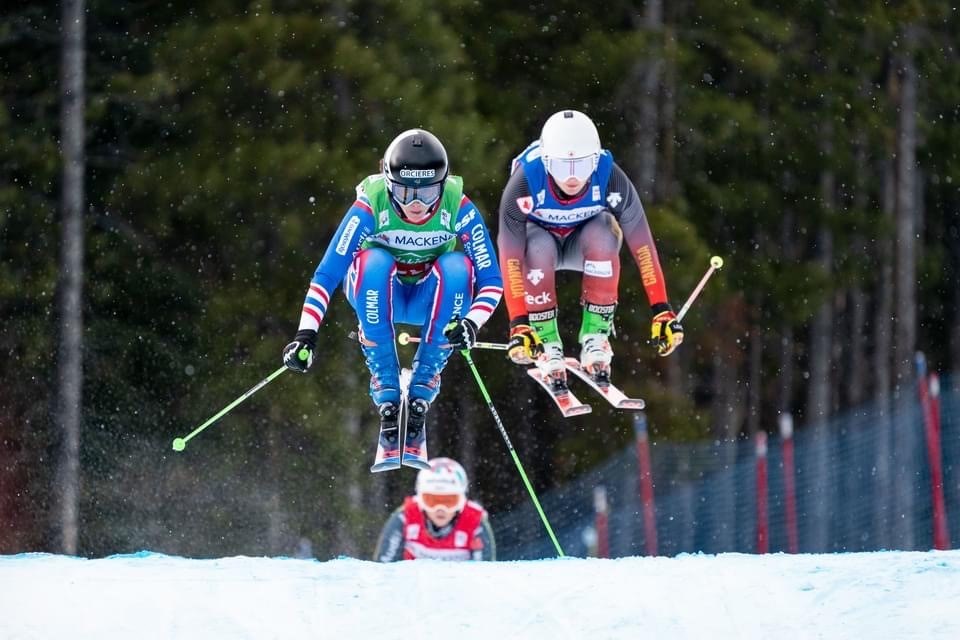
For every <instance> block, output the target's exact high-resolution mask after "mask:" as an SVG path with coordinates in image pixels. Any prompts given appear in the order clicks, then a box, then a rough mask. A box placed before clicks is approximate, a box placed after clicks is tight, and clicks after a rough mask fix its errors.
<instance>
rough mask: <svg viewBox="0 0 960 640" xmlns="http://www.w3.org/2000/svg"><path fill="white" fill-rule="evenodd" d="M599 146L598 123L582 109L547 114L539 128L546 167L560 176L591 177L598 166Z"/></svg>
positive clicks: (542, 156) (553, 173) (552, 173)
mask: <svg viewBox="0 0 960 640" xmlns="http://www.w3.org/2000/svg"><path fill="white" fill-rule="evenodd" d="M600 150H601V147H600V134H599V133H597V127H596V125H594V124H593V120H591V119H590V118H589V117H587V115H586V114H584V113H581V112H579V111H573V110H572V109H566V110H564V111H558V112H557V113H555V114H553V115H552V116H550V117H549V118H547V121H546V122H545V123H544V125H543V129H542V130H541V132H540V155H541V159H542V160H543V164H544V166H545V167H546V168H547V171H548V172H550V174H551V175H552V176H553V177H554V178H557V179H558V180H563V179H565V178H567V177H569V176H571V175H575V176H577V177H578V178H581V179H586V178H589V177H590V174H591V173H593V170H594V169H596V168H597V163H598V162H599V159H600ZM577 160H581V161H582V162H576V161H577ZM588 169H589V171H588ZM585 172H586V175H584V173H585Z"/></svg>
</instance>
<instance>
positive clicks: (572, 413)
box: [563, 404, 593, 418]
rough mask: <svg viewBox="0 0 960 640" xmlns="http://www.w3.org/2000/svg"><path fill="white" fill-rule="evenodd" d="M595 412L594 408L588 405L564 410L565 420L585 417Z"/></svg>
mask: <svg viewBox="0 0 960 640" xmlns="http://www.w3.org/2000/svg"><path fill="white" fill-rule="evenodd" d="M592 411H593V407H591V406H590V405H588V404H582V405H580V406H578V407H571V408H569V409H564V410H563V417H564V418H573V417H576V416H584V415H587V414H588V413H590V412H592Z"/></svg>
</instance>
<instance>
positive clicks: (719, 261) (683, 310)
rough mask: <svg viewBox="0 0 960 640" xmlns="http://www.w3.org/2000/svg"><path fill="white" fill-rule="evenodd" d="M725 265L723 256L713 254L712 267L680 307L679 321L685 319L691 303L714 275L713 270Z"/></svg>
mask: <svg viewBox="0 0 960 640" xmlns="http://www.w3.org/2000/svg"><path fill="white" fill-rule="evenodd" d="M721 267H723V258H721V257H720V256H713V257H712V258H710V268H709V269H707V272H706V273H705V274H703V277H702V278H700V282H699V283H698V284H697V286H696V287H695V288H694V290H693V293H691V294H690V297H689V298H687V301H686V302H684V303H683V306H682V307H680V313H678V314H677V322H680V321H681V320H683V316H685V315H687V311H689V310H690V305H692V304H693V301H694V300H696V299H697V296H698V295H700V292H701V291H702V290H703V285H705V284H707V280H709V279H710V276H712V275H713V272H714V271H716V270H718V269H720V268H721Z"/></svg>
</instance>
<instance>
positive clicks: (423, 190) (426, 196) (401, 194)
mask: <svg viewBox="0 0 960 640" xmlns="http://www.w3.org/2000/svg"><path fill="white" fill-rule="evenodd" d="M390 193H392V194H393V197H394V198H396V200H397V202H399V203H400V204H410V203H411V202H414V201H415V200H419V201H420V202H422V203H423V204H425V205H431V204H433V203H434V202H436V201H437V200H439V199H440V194H441V193H443V183H442V182H438V183H436V184H428V185H424V186H420V187H408V186H407V185H404V184H398V183H396V182H391V183H390Z"/></svg>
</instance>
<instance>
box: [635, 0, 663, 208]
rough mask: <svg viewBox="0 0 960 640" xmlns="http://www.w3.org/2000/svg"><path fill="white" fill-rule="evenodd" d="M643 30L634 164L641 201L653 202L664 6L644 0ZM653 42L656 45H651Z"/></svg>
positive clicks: (659, 2)
mask: <svg viewBox="0 0 960 640" xmlns="http://www.w3.org/2000/svg"><path fill="white" fill-rule="evenodd" d="M643 30H644V31H645V32H646V35H647V37H648V42H649V43H650V46H649V47H648V52H649V53H648V57H647V59H646V60H643V61H641V62H639V63H638V65H637V66H638V75H639V85H640V96H639V100H640V104H639V111H640V113H639V116H640V118H639V131H638V133H637V146H636V147H635V153H636V155H635V159H634V164H635V166H636V167H637V185H636V186H637V189H638V190H639V192H640V199H641V201H643V202H647V203H653V202H654V201H655V191H654V185H655V182H656V179H657V147H658V144H657V143H658V142H659V139H660V119H659V102H660V74H661V71H662V68H663V57H662V55H661V51H660V40H659V38H660V35H661V34H662V33H663V3H662V1H661V0H647V2H646V3H645V6H644V15H643ZM654 43H656V44H654Z"/></svg>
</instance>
